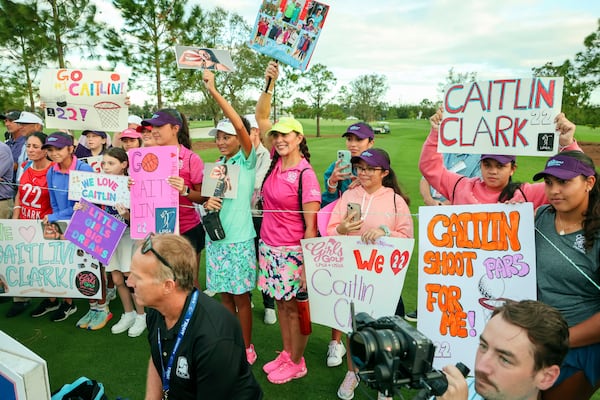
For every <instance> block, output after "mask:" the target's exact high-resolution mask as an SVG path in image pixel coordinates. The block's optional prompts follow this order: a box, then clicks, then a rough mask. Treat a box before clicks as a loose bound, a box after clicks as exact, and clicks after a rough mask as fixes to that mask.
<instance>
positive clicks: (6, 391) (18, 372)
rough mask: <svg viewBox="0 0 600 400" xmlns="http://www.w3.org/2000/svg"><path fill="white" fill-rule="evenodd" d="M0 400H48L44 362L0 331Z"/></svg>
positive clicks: (47, 384) (46, 373) (48, 391)
mask: <svg viewBox="0 0 600 400" xmlns="http://www.w3.org/2000/svg"><path fill="white" fill-rule="evenodd" d="M0 399H2V400H13V399H15V400H17V399H18V400H49V399H50V380H49V379H48V368H47V366H46V361H45V360H44V359H43V358H41V357H40V356H38V355H37V354H35V353H34V352H32V351H31V350H29V349H28V348H27V347H25V346H23V345H22V344H21V343H19V342H18V341H16V340H15V339H13V338H11V337H10V336H8V335H7V334H6V333H4V332H2V331H0Z"/></svg>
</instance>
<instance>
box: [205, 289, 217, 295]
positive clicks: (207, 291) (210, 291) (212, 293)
mask: <svg viewBox="0 0 600 400" xmlns="http://www.w3.org/2000/svg"><path fill="white" fill-rule="evenodd" d="M204 294H205V295H207V296H208V297H214V296H215V294H217V292H213V291H212V290H210V289H206V290H204Z"/></svg>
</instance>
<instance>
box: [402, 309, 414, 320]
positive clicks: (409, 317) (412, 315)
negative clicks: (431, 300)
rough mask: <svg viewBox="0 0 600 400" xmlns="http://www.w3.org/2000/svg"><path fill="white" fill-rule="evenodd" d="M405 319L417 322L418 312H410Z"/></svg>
mask: <svg viewBox="0 0 600 400" xmlns="http://www.w3.org/2000/svg"><path fill="white" fill-rule="evenodd" d="M404 319H405V320H407V321H409V322H417V310H415V311H413V312H409V313H408V314H406V315H405V316H404Z"/></svg>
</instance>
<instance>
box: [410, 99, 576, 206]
mask: <svg viewBox="0 0 600 400" xmlns="http://www.w3.org/2000/svg"><path fill="white" fill-rule="evenodd" d="M442 119H443V116H442V110H441V109H439V110H438V111H437V112H436V113H435V114H434V115H433V116H432V117H431V118H430V119H429V121H430V123H431V131H430V132H429V136H428V137H427V140H426V141H425V143H424V144H423V149H422V150H421V158H420V159H419V169H420V170H421V173H422V174H423V176H424V177H425V179H426V180H427V182H429V184H430V185H431V186H432V187H433V188H435V190H437V191H438V192H440V193H441V194H442V195H443V196H444V197H445V198H447V199H448V200H450V202H451V204H487V203H497V202H505V201H509V200H512V201H517V202H519V201H530V202H532V203H533V207H534V209H535V208H537V207H539V206H541V205H542V204H546V203H547V202H548V201H547V200H546V194H545V193H544V184H543V183H534V184H531V183H513V182H512V179H511V177H512V175H513V174H514V173H515V171H516V169H517V164H516V159H515V156H505V155H498V154H483V155H482V156H481V164H480V165H481V178H479V177H475V178H465V177H463V176H462V175H460V174H457V173H455V172H452V171H449V170H447V169H446V168H445V167H444V160H443V157H442V154H441V153H438V151H437V142H438V127H439V125H440V123H441V122H442ZM555 122H556V129H557V131H559V132H560V139H559V143H560V148H561V150H562V151H566V150H581V149H580V148H579V145H577V142H576V141H575V140H574V139H573V135H574V133H575V125H574V124H573V123H572V122H570V121H569V120H568V119H567V118H566V117H565V115H564V114H562V113H561V114H559V115H558V116H557V117H556V119H555Z"/></svg>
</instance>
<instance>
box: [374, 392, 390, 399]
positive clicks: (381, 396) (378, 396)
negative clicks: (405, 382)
mask: <svg viewBox="0 0 600 400" xmlns="http://www.w3.org/2000/svg"><path fill="white" fill-rule="evenodd" d="M377 400H393V399H392V398H391V397H385V394H383V393H381V392H377Z"/></svg>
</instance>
